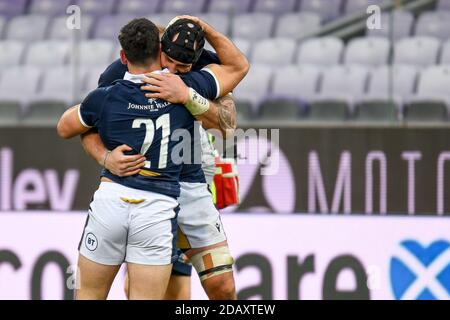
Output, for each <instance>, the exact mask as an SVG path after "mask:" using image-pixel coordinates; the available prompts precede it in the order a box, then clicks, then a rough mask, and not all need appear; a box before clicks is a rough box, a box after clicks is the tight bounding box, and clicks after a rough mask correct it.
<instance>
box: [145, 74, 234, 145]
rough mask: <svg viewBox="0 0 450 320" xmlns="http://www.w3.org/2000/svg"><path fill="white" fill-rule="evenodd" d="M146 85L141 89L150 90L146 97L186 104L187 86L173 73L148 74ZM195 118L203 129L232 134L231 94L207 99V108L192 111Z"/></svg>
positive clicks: (232, 106) (225, 135)
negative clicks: (197, 111)
mask: <svg viewBox="0 0 450 320" xmlns="http://www.w3.org/2000/svg"><path fill="white" fill-rule="evenodd" d="M143 81H144V82H146V83H147V85H145V86H143V87H142V89H143V90H148V91H152V92H153V93H147V94H146V96H147V97H148V98H158V99H163V100H166V101H169V102H171V103H180V104H185V105H186V104H187V103H188V100H189V89H190V88H189V87H188V86H187V85H186V84H185V83H184V81H183V80H182V79H181V78H180V77H179V76H177V75H174V74H170V73H167V74H161V75H158V74H149V75H148V78H144V79H143ZM192 114H193V115H194V116H195V118H196V119H197V120H199V121H201V122H202V126H203V127H204V128H205V129H216V130H220V131H221V133H222V135H223V136H224V137H229V136H232V135H233V134H234V130H235V129H236V122H237V121H236V118H237V116H236V105H235V103H234V100H233V98H232V96H231V95H226V96H224V97H221V98H218V99H216V100H214V101H211V100H209V108H208V109H207V110H206V111H205V112H203V113H199V114H198V113H195V112H193V113H192Z"/></svg>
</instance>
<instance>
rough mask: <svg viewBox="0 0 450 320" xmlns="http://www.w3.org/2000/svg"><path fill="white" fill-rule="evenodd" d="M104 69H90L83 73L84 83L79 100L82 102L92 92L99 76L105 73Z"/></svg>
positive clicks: (96, 85)
mask: <svg viewBox="0 0 450 320" xmlns="http://www.w3.org/2000/svg"><path fill="white" fill-rule="evenodd" d="M105 69H106V66H105V67H96V68H90V69H87V70H86V72H85V81H84V85H83V87H82V88H81V99H80V100H83V98H84V97H86V96H87V94H88V93H89V92H91V91H92V90H95V88H97V87H98V79H99V78H100V75H101V74H102V72H103V71H105Z"/></svg>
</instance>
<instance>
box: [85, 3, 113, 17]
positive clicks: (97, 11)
mask: <svg viewBox="0 0 450 320" xmlns="http://www.w3.org/2000/svg"><path fill="white" fill-rule="evenodd" d="M115 3H116V0H101V1H98V0H78V3H77V5H78V6H80V8H81V12H83V14H91V15H96V16H99V15H105V14H112V13H113V10H114V5H115Z"/></svg>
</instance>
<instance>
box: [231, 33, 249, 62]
mask: <svg viewBox="0 0 450 320" xmlns="http://www.w3.org/2000/svg"><path fill="white" fill-rule="evenodd" d="M232 40H233V43H234V44H235V45H236V47H238V48H239V50H241V52H242V53H243V54H245V56H246V57H247V58H248V59H250V58H251V55H252V43H251V42H250V41H249V40H247V39H240V38H234V39H232Z"/></svg>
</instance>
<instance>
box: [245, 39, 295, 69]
mask: <svg viewBox="0 0 450 320" xmlns="http://www.w3.org/2000/svg"><path fill="white" fill-rule="evenodd" d="M296 47H297V43H296V42H295V40H293V39H288V38H271V39H264V40H261V41H259V42H256V43H255V44H254V46H253V53H252V63H260V64H263V63H266V64H267V65H273V66H275V67H277V66H283V65H288V64H292V62H293V60H294V54H295V50H296Z"/></svg>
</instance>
